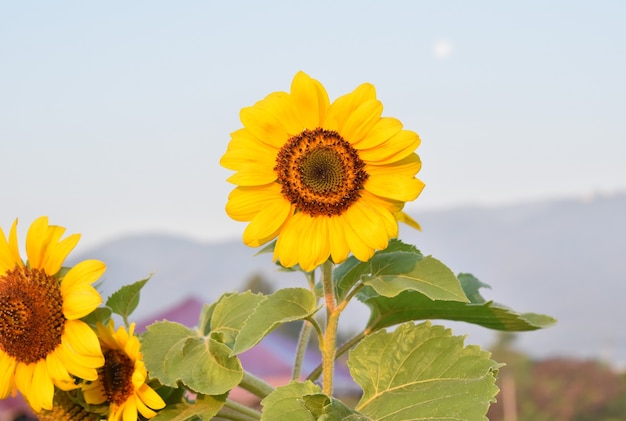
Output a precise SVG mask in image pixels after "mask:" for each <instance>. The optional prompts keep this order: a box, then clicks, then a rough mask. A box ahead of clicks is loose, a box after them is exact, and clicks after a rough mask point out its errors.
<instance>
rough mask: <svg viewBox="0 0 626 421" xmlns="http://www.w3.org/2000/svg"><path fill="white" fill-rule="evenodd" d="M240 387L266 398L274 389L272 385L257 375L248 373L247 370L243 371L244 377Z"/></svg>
mask: <svg viewBox="0 0 626 421" xmlns="http://www.w3.org/2000/svg"><path fill="white" fill-rule="evenodd" d="M239 387H241V388H242V389H244V390H247V391H248V392H250V393H252V394H254V395H256V396H258V397H259V398H264V397H266V396H267V395H269V394H270V393H272V392H273V391H274V388H273V387H272V386H271V385H269V384H267V383H266V382H265V381H263V380H261V379H260V378H258V377H256V376H255V375H253V374H250V373H248V372H247V371H244V372H243V379H241V382H240V383H239Z"/></svg>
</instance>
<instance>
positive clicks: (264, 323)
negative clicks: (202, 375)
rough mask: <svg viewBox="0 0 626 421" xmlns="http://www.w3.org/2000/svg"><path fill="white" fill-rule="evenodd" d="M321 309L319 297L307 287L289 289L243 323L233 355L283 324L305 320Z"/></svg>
mask: <svg viewBox="0 0 626 421" xmlns="http://www.w3.org/2000/svg"><path fill="white" fill-rule="evenodd" d="M316 311H317V297H316V296H315V294H313V293H312V292H311V291H309V290H307V289H304V288H285V289H281V290H278V291H276V292H275V293H274V294H272V295H270V296H268V297H267V298H266V299H264V300H263V301H261V302H260V303H259V304H258V306H257V307H256V308H255V309H254V317H249V318H248V319H247V320H246V322H245V323H244V325H243V326H242V328H241V330H240V332H239V335H238V336H237V340H236V342H235V346H234V347H233V354H240V353H242V352H244V351H247V350H248V349H250V348H252V347H253V346H255V345H256V344H258V343H259V342H260V341H261V340H262V339H263V338H264V337H265V336H266V335H267V334H268V333H270V332H271V331H272V330H274V329H275V328H276V327H278V326H279V325H280V324H282V323H287V322H292V321H296V320H302V319H305V318H307V317H310V316H312V315H313V314H314V313H315V312H316Z"/></svg>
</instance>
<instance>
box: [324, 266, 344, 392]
mask: <svg viewBox="0 0 626 421" xmlns="http://www.w3.org/2000/svg"><path fill="white" fill-rule="evenodd" d="M322 287H323V288H324V301H325V304H326V330H325V332H324V338H323V341H322V342H321V343H320V351H321V353H322V391H323V392H324V393H325V394H326V395H328V396H332V393H333V374H334V373H333V371H334V369H335V353H336V341H337V325H338V323H339V315H340V314H341V312H340V311H337V307H336V306H337V304H336V302H335V288H334V286H333V263H332V262H331V261H330V260H327V261H326V262H325V263H324V264H323V265H322Z"/></svg>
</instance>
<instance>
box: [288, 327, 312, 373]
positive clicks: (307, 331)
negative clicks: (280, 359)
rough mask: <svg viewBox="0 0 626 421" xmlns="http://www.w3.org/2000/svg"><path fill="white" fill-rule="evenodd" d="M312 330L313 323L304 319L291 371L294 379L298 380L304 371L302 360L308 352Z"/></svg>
mask: <svg viewBox="0 0 626 421" xmlns="http://www.w3.org/2000/svg"><path fill="white" fill-rule="evenodd" d="M312 331H313V324H312V323H311V322H309V321H308V320H303V321H302V329H301V330H300V336H299V337H298V347H297V348H296V359H295V361H294V363H293V371H292V373H291V379H292V380H298V379H299V378H300V374H301V373H302V360H304V354H305V353H306V348H307V346H308V344H309V338H310V337H311V332H312Z"/></svg>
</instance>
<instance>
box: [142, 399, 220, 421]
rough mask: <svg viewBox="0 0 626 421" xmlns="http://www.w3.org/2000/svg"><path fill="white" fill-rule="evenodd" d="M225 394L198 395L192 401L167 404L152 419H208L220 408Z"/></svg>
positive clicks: (178, 420)
mask: <svg viewBox="0 0 626 421" xmlns="http://www.w3.org/2000/svg"><path fill="white" fill-rule="evenodd" d="M225 401H226V395H220V396H199V397H198V399H196V401H195V402H193V403H187V402H184V403H179V404H176V405H171V406H167V407H166V408H165V409H164V410H162V411H159V412H158V413H157V415H156V416H155V417H154V418H152V419H151V420H152V421H196V420H201V421H209V420H212V419H213V417H215V415H217V413H218V412H219V411H220V409H222V407H223V406H224V402H225Z"/></svg>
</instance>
